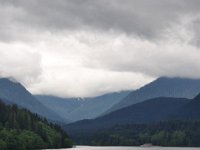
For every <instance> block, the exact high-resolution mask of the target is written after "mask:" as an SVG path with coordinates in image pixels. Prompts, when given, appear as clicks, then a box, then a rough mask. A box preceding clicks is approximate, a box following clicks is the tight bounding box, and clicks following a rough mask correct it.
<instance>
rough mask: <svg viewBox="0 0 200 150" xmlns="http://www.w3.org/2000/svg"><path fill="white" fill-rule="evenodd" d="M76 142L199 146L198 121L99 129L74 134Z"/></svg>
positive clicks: (103, 144) (199, 122)
mask: <svg viewBox="0 0 200 150" xmlns="http://www.w3.org/2000/svg"><path fill="white" fill-rule="evenodd" d="M73 138H74V140H75V141H76V142H77V143H78V144H83V145H95V146H140V145H142V144H145V143H152V144H153V145H157V146H179V147H182V146H186V147H199V146H200V121H168V122H160V123H154V124H133V125H123V126H122V125H121V126H119V125H118V126H114V127H112V128H109V129H104V130H103V129H101V130H99V131H97V132H95V133H94V134H90V135H88V136H87V135H86V134H82V135H81V134H79V135H74V137H73Z"/></svg>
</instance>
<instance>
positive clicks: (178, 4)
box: [0, 0, 200, 39]
mask: <svg viewBox="0 0 200 150" xmlns="http://www.w3.org/2000/svg"><path fill="white" fill-rule="evenodd" d="M199 6H200V1H199V0H151V1H150V0H123V1H122V0H56V1H52V0H51V1H50V0H28V1H27V0H1V8H3V7H4V9H5V7H8V8H9V10H6V11H7V13H8V16H7V17H6V18H7V19H8V20H6V21H5V20H4V19H3V21H4V22H5V23H4V24H3V27H2V25H1V29H4V28H6V26H7V25H8V26H11V27H12V25H13V26H15V27H24V28H27V26H28V27H29V28H30V27H32V28H33V29H35V30H50V31H62V30H64V29H70V30H72V29H74V30H77V29H81V30H87V29H90V30H91V29H95V30H117V31H120V32H125V33H127V34H129V35H131V34H134V35H135V34H136V35H138V36H140V37H144V38H148V39H151V38H155V37H159V33H160V31H161V30H163V28H165V27H167V26H169V25H170V24H171V23H172V22H176V21H177V19H178V18H179V17H180V16H182V15H185V14H191V15H193V14H197V13H199V11H200V9H199ZM4 13H5V12H4ZM16 13H18V14H20V15H17V17H14V19H13V16H15V14H16ZM10 17H11V18H12V19H10ZM1 18H2V17H1ZM3 18H5V14H4V17H3ZM10 24H11V25H10ZM196 25H197V26H198V25H199V22H196ZM11 30H12V29H11ZM3 31H4V33H2V31H1V32H0V33H2V35H4V36H5V37H6V35H9V33H8V31H7V32H6V33H5V30H3Z"/></svg>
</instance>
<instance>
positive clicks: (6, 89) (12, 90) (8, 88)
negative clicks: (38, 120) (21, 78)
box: [0, 78, 65, 121]
mask: <svg viewBox="0 0 200 150" xmlns="http://www.w3.org/2000/svg"><path fill="white" fill-rule="evenodd" d="M0 99H2V101H3V102H5V103H6V104H17V105H18V106H19V107H22V108H26V109H28V110H30V111H31V112H33V113H37V114H38V115H40V116H43V117H46V118H48V119H49V120H52V121H54V120H55V121H65V120H64V119H63V118H61V117H60V116H59V115H58V114H56V113H55V112H53V111H52V110H50V109H48V108H47V107H45V106H44V105H43V104H41V103H40V102H39V101H38V100H37V99H36V98H35V97H34V96H33V95H32V94H31V93H30V92H28V91H27V90H26V89H25V88H24V87H23V85H22V84H20V83H19V82H17V81H14V80H13V79H8V78H0Z"/></svg>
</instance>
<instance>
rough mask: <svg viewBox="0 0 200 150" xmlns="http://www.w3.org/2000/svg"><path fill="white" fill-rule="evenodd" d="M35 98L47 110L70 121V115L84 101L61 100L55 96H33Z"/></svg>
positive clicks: (76, 99)
mask: <svg viewBox="0 0 200 150" xmlns="http://www.w3.org/2000/svg"><path fill="white" fill-rule="evenodd" d="M35 97H36V98H37V99H38V100H39V101H40V102H41V103H42V104H43V105H44V106H46V107H47V108H49V109H51V110H53V111H55V112H56V113H57V114H59V115H60V116H61V117H63V118H67V119H68V120H70V121H72V120H73V118H72V117H71V116H70V113H71V112H73V111H74V110H76V109H77V108H79V107H81V106H82V105H83V104H84V103H85V101H84V100H80V99H79V98H61V97H56V96H47V95H35Z"/></svg>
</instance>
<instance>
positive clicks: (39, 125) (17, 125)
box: [0, 101, 73, 150]
mask: <svg viewBox="0 0 200 150" xmlns="http://www.w3.org/2000/svg"><path fill="white" fill-rule="evenodd" d="M72 146H73V142H72V141H71V140H70V139H69V137H68V135H67V134H66V133H65V132H64V131H63V130H62V129H61V128H60V127H59V126H57V125H55V124H52V123H49V122H48V121H47V120H46V119H44V118H41V117H39V116H38V115H37V114H32V113H31V112H30V111H28V110H26V109H19V108H18V107H17V105H12V106H7V105H5V104H4V103H3V102H1V101H0V149H1V150H7V149H9V150H27V149H46V148H69V147H72Z"/></svg>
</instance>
